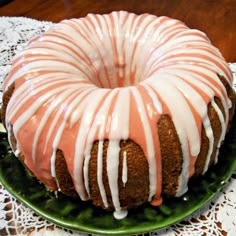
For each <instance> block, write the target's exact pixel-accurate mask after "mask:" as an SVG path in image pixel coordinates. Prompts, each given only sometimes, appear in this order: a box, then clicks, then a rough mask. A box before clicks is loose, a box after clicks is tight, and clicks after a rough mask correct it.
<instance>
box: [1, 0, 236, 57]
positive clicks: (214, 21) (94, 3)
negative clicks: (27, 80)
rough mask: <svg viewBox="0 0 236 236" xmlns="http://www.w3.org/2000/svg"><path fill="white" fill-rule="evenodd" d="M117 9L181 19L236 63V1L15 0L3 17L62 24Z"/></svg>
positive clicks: (2, 8) (4, 11) (6, 5)
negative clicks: (64, 20)
mask: <svg viewBox="0 0 236 236" xmlns="http://www.w3.org/2000/svg"><path fill="white" fill-rule="evenodd" d="M115 10H126V11H130V12H134V13H138V14H140V13H151V14H154V15H157V16H161V15H165V16H169V17H172V18H176V19H179V20H181V21H183V22H185V24H186V25H188V26H189V27H190V28H195V29H199V30H202V31H204V32H205V33H206V34H207V35H208V37H209V38H210V40H211V42H212V43H213V44H214V45H215V46H216V47H218V48H219V49H220V51H221V52H222V54H223V56H224V57H225V59H226V60H227V61H228V62H236V0H146V1H145V0H125V1H122V0H13V1H11V2H9V3H8V4H5V5H3V6H2V7H0V16H25V17H31V18H34V19H38V20H46V21H53V22H59V21H61V20H63V19H66V18H67V19H68V18H73V17H75V18H78V17H83V16H86V15H87V14H88V13H99V14H102V13H109V12H111V11H115Z"/></svg>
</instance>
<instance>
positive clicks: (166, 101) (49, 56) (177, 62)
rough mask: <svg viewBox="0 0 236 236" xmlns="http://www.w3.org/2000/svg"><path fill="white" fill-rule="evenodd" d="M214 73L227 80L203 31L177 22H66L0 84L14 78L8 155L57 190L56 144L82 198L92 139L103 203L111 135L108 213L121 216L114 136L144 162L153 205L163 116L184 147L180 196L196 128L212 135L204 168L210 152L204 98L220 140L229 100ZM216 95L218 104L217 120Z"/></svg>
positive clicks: (110, 17)
mask: <svg viewBox="0 0 236 236" xmlns="http://www.w3.org/2000/svg"><path fill="white" fill-rule="evenodd" d="M217 74H219V75H222V76H224V78H225V79H226V80H227V82H228V83H231V82H232V74H231V72H230V69H229V68H228V65H227V63H226V62H225V60H224V59H223V57H222V56H221V54H220V53H219V51H218V50H217V49H216V48H215V47H213V46H212V45H211V44H210V42H209V40H208V38H207V37H206V35H205V34H204V33H202V32H200V31H197V30H191V29H189V28H188V27H187V26H186V25H184V24H183V23H182V22H180V21H177V20H174V19H170V18H168V17H164V16H162V17H156V16H153V15H149V14H143V15H135V14H132V13H128V12H124V11H120V12H113V13H111V14H106V15H96V14H89V15H88V16H87V17H85V18H80V19H71V20H64V21H62V22H60V23H58V24H56V25H55V26H53V27H52V28H51V29H50V30H49V31H48V32H46V33H44V34H43V35H40V36H38V37H36V38H34V39H33V40H31V42H30V44H29V45H28V47H27V49H25V50H24V51H22V52H21V53H20V54H19V55H17V56H16V57H15V59H14V61H13V64H12V70H11V71H10V73H9V75H8V76H7V78H6V80H5V83H4V92H5V91H6V90H7V89H8V87H9V86H10V85H11V84H12V83H15V88H16V89H15V91H14V93H13V95H12V97H11V99H10V101H9V104H8V107H7V111H6V126H7V129H8V132H9V133H10V131H11V130H12V131H13V133H14V135H15V137H16V139H17V150H15V153H16V154H19V153H20V152H22V153H23V155H24V156H25V164H26V165H27V166H28V167H29V169H31V171H32V172H33V173H34V174H35V175H36V176H37V178H38V179H39V180H40V181H41V182H42V183H44V184H45V185H46V186H47V187H48V188H49V189H52V190H55V189H57V181H56V172H55V156H56V151H57V149H60V150H62V151H63V154H64V157H65V160H66V163H67V165H68V171H69V173H70V175H71V176H72V179H73V182H74V186H75V189H76V191H77V192H78V194H79V196H80V197H81V199H83V200H87V199H89V196H90V190H89V178H88V168H89V160H90V158H91V156H90V153H91V149H92V146H93V142H94V141H96V140H98V141H99V142H98V153H97V163H98V164H97V166H98V169H97V182H98V186H99V191H100V194H101V198H102V201H103V204H104V207H108V201H107V195H106V192H105V187H104V183H103V179H102V172H103V168H104V167H103V151H102V150H103V145H104V141H105V140H107V139H109V140H110V142H109V145H108V150H107V169H106V170H107V175H108V182H109V188H110V190H111V195H112V202H113V205H114V208H115V213H114V216H115V217H116V218H123V217H125V216H126V215H127V211H126V210H123V206H121V205H120V201H119V188H118V166H119V163H120V160H119V154H120V141H121V140H127V139H131V140H133V141H134V142H136V143H137V144H138V145H139V146H140V147H141V148H142V150H143V152H144V154H145V157H146V158H147V161H148V165H149V183H150V186H149V201H150V202H151V203H152V204H153V205H158V204H160V203H161V191H162V189H161V185H162V176H161V171H162V167H161V153H160V146H159V138H158V131H157V122H158V120H159V118H160V116H161V115H162V114H167V115H169V116H170V117H171V118H172V120H173V123H174V125H175V128H176V132H177V135H178V137H179V140H180V143H181V148H182V153H183V166H182V172H181V175H180V177H179V186H178V190H177V193H176V195H177V196H180V195H181V194H183V193H184V192H186V191H187V182H188V179H189V177H191V176H192V175H193V174H194V165H195V161H196V157H197V156H198V154H199V152H200V148H201V127H202V124H203V126H204V128H205V130H206V135H207V137H208V139H209V140H210V141H209V143H210V145H209V150H208V154H207V161H206V164H205V167H204V171H203V173H205V172H206V170H207V168H208V164H209V160H210V156H211V154H212V148H213V143H214V137H213V132H212V128H211V124H210V122H209V118H208V115H207V105H208V104H209V103H211V104H212V106H213V107H214V108H215V110H216V112H217V114H218V116H219V119H220V122H221V125H222V134H221V138H220V141H219V145H218V146H220V143H221V142H222V140H223V139H224V136H225V130H226V126H227V123H228V119H229V114H228V110H229V108H230V107H231V102H230V100H229V98H228V97H227V93H226V90H225V87H224V86H223V84H222V83H221V81H220V79H219V77H218V76H217ZM215 96H217V97H218V98H220V100H221V102H222V105H223V107H224V112H225V118H224V116H223V114H222V112H221V110H220V109H219V108H218V107H217V105H216V104H215V102H214V97H215ZM183 114H184V115H183ZM29 140H32V142H29ZM128 158H129V153H128V152H124V153H123V169H122V181H123V184H124V186H125V184H126V183H127V181H128V180H129V173H128V170H127V160H128ZM216 159H217V157H216ZM39 163H40V164H39Z"/></svg>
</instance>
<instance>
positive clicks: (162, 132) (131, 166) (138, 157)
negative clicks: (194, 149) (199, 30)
mask: <svg viewBox="0 0 236 236" xmlns="http://www.w3.org/2000/svg"><path fill="white" fill-rule="evenodd" d="M219 78H220V80H221V81H222V83H223V84H224V86H225V88H226V90H227V93H228V95H229V98H230V100H231V102H232V108H231V109H230V111H229V112H230V121H231V120H232V117H233V114H234V109H235V97H234V91H233V89H232V88H231V87H230V86H229V85H228V83H227V81H226V80H225V79H224V78H223V77H219ZM13 92H14V84H13V85H12V86H10V87H9V89H8V90H7V91H6V92H5V93H4V96H3V106H2V120H3V123H4V121H5V113H6V107H7V104H8V102H9V100H10V98H11V96H12V94H13ZM214 100H215V103H216V104H217V106H218V107H219V109H220V110H221V111H223V105H222V104H221V101H220V99H219V98H217V97H215V98H214ZM208 116H209V119H210V123H211V126H212V129H213V134H214V140H215V141H214V151H213V153H212V155H211V161H210V164H212V163H213V162H214V159H215V155H216V152H217V149H218V147H217V143H218V142H219V138H220V134H221V129H222V128H221V123H220V120H219V118H218V115H217V112H216V111H215V109H214V108H213V107H212V105H211V104H209V105H208ZM224 116H225V114H224ZM157 130H158V134H159V139H160V148H161V155H162V177H163V184H162V186H163V193H164V194H166V195H169V196H174V195H175V193H176V190H177V188H178V177H179V175H180V173H181V164H182V151H181V146H180V142H179V139H178V136H177V133H176V130H175V127H174V124H173V122H172V120H171V118H170V117H169V116H168V115H162V116H161V118H160V119H159V121H158V123H157ZM10 136H11V142H12V146H13V149H14V150H16V140H15V137H14V135H13V133H12V134H11V135H10ZM201 138H202V140H201V150H200V153H199V156H198V158H197V161H196V164H195V168H196V172H195V176H197V175H199V174H201V173H202V171H203V168H204V164H205V161H206V155H207V151H208V147H209V141H208V138H207V136H206V132H205V129H204V127H203V126H202V133H201ZM108 143H109V140H105V141H104V145H103V167H104V168H103V170H104V171H103V183H104V186H105V191H106V195H107V197H108V204H109V207H108V209H113V203H112V199H111V192H110V189H109V184H108V176H107V172H106V171H105V170H106V163H107V162H106V154H107V147H108ZM120 148H121V151H120V155H119V159H120V160H119V163H120V164H119V179H118V185H119V189H120V192H119V196H120V202H121V207H122V208H132V207H136V206H139V205H140V204H143V203H145V202H147V201H148V196H149V173H148V172H149V171H148V163H147V159H146V157H145V156H144V153H143V151H142V149H141V148H140V147H139V145H137V144H136V143H135V142H133V141H132V140H126V141H121V142H120ZM125 151H126V153H127V166H128V176H129V178H128V181H127V183H126V184H125V185H124V184H123V182H122V179H121V178H122V177H121V176H122V163H123V156H124V155H123V152H125ZM97 152H98V141H95V142H94V144H93V147H92V151H91V159H90V162H89V188H90V197H91V200H92V201H93V203H94V204H95V205H96V206H100V207H103V208H104V205H103V202H102V198H101V196H100V191H99V187H98V181H97ZM19 159H20V160H21V161H22V162H24V157H23V155H22V154H20V158H19ZM56 177H57V180H56V181H57V183H58V185H59V188H60V190H61V191H62V192H63V193H64V194H66V195H69V196H73V197H77V193H76V192H75V190H74V186H73V182H72V179H71V177H70V175H69V172H68V168H67V164H66V161H65V158H64V155H63V152H62V151H61V150H57V153H56Z"/></svg>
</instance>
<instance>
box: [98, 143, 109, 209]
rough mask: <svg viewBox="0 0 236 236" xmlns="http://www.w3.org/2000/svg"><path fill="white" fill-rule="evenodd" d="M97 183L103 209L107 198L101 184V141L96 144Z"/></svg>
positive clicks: (106, 203)
mask: <svg viewBox="0 0 236 236" xmlns="http://www.w3.org/2000/svg"><path fill="white" fill-rule="evenodd" d="M97 161H98V162H97V181H98V187H99V190H100V194H101V197H102V202H103V204H104V207H105V208H108V206H109V205H108V202H107V196H106V191H105V187H104V184H103V141H99V143H98V157H97Z"/></svg>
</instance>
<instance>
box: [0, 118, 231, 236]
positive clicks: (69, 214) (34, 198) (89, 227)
mask: <svg viewBox="0 0 236 236" xmlns="http://www.w3.org/2000/svg"><path fill="white" fill-rule="evenodd" d="M235 122H236V119H235V118H234V121H233V122H232V123H233V126H232V127H231V131H230V133H229V134H228V135H227V138H226V140H225V144H224V146H223V148H221V150H220V157H219V162H218V164H217V165H215V166H213V167H212V168H211V170H210V171H209V172H207V174H206V175H205V176H204V177H200V178H198V179H197V180H191V184H190V186H192V187H190V188H189V191H188V192H187V193H186V194H185V195H184V196H182V197H180V198H164V201H163V204H162V205H161V206H160V207H152V206H149V205H147V206H142V207H139V208H137V209H134V210H130V211H129V214H128V217H127V218H125V219H123V220H115V219H114V218H113V215H112V213H110V212H104V211H103V210H100V209H97V208H95V207H93V206H92V205H91V202H81V201H78V200H77V201H75V200H74V199H71V198H69V197H66V196H63V195H62V194H60V193H58V196H57V197H56V196H55V194H54V193H52V192H48V191H47V190H46V189H45V187H44V186H43V185H41V184H39V183H38V181H37V180H36V179H35V178H34V177H31V176H30V175H29V174H28V172H26V171H25V169H24V167H23V166H22V164H21V163H20V162H19V161H18V159H17V158H15V157H14V155H13V154H11V152H10V151H9V146H8V142H7V137H6V134H5V133H0V156H1V158H0V181H1V183H2V184H3V186H4V187H5V188H6V189H7V190H8V191H9V192H10V193H11V194H12V195H13V196H15V198H17V199H18V200H19V201H20V202H22V203H24V204H25V205H26V206H28V207H30V208H31V209H32V210H33V211H35V212H36V213H38V214H39V215H41V216H42V217H44V218H45V219H47V220H49V221H51V222H53V223H55V224H57V225H60V226H62V227H65V228H69V229H73V230H79V231H84V232H88V233H96V234H99V233H100V234H108V235H112V234H113V235H122V234H126V235H127V234H138V233H144V232H148V231H153V230H158V229H161V228H164V227H167V226H169V225H171V224H174V223H176V222H179V221H181V220H183V219H184V218H185V217H187V216H189V215H190V214H192V213H193V212H195V211H196V210H198V209H199V208H201V207H202V206H203V205H205V204H206V203H207V202H209V201H210V200H211V199H212V198H213V197H214V196H215V195H216V194H217V193H218V192H219V191H220V190H221V189H222V187H223V186H224V185H225V183H226V182H227V181H228V179H229V178H230V176H231V175H232V173H233V171H234V170H235V169H236V158H235V157H236V123H235ZM194 182H195V183H194Z"/></svg>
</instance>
